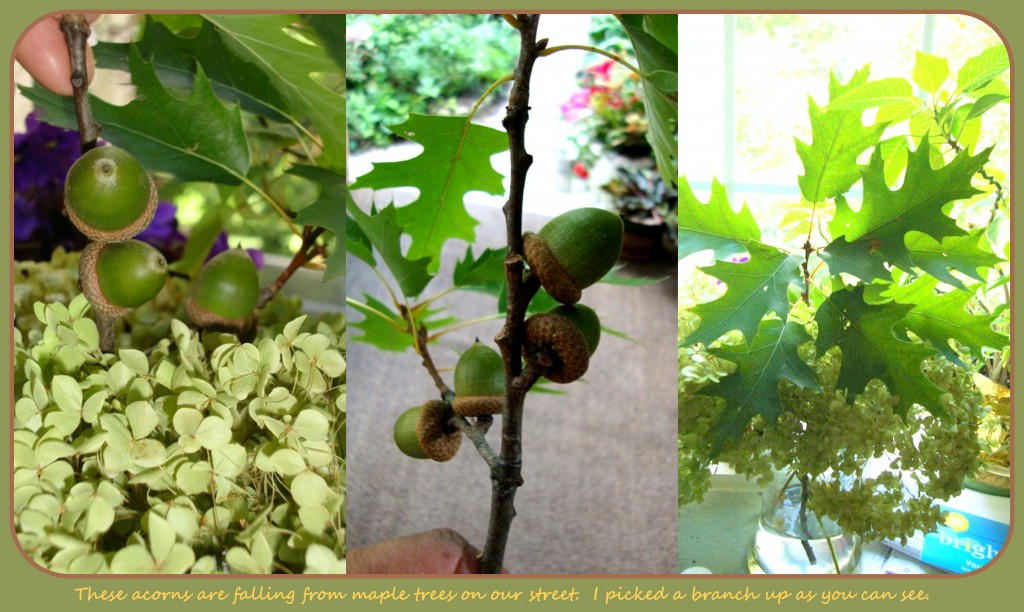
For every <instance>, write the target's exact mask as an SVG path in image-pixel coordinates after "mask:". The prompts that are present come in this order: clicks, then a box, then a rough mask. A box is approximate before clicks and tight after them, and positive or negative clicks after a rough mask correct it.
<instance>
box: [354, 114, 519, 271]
mask: <svg viewBox="0 0 1024 612" xmlns="http://www.w3.org/2000/svg"><path fill="white" fill-rule="evenodd" d="M390 129H391V131H392V132H394V133H395V134H397V135H399V136H402V137H403V138H407V139H409V140H412V141H414V142H417V143H419V144H421V145H423V152H422V153H420V154H419V155H417V156H416V157H414V158H412V159H407V160H403V161H398V162H380V163H376V164H374V166H373V169H372V170H371V171H370V172H368V173H366V174H364V175H363V176H361V177H359V178H358V179H356V181H355V183H354V184H353V185H352V187H351V188H352V189H360V188H363V187H369V188H371V189H386V188H389V187H415V188H416V189H418V190H419V197H418V198H416V200H415V201H413V202H412V203H410V204H407V205H405V206H403V207H402V208H400V209H398V223H399V225H400V226H401V227H402V230H403V231H404V232H405V233H407V234H409V235H410V236H411V237H412V245H411V246H410V247H409V253H408V257H409V258H410V259H412V260H419V259H422V258H425V257H429V258H430V265H429V266H428V270H429V271H430V272H437V270H438V268H439V267H440V265H441V262H440V255H441V247H442V246H443V245H444V243H445V242H446V241H447V240H449V239H451V238H459V239H462V240H465V241H466V242H468V243H470V244H472V243H473V242H475V238H474V236H475V231H474V228H475V227H476V225H477V221H476V219H474V218H473V217H472V216H471V215H470V214H469V213H468V212H466V206H465V204H464V203H463V198H464V197H465V195H466V194H467V193H468V192H470V191H482V192H484V193H489V194H492V195H501V194H502V193H504V192H505V188H504V186H503V185H502V182H501V180H502V176H501V174H500V173H499V172H498V171H497V170H495V169H494V168H493V167H492V166H491V156H492V155H494V154H496V153H501V152H502V151H506V150H508V136H506V134H505V133H504V132H501V131H499V130H495V129H493V128H489V127H484V126H482V125H476V124H474V123H470V121H469V118H468V117H436V116H427V115H410V116H409V118H408V119H407V120H406V121H405V123H402V124H400V125H395V126H391V127H390Z"/></svg>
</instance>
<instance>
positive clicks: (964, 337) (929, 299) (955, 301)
mask: <svg viewBox="0 0 1024 612" xmlns="http://www.w3.org/2000/svg"><path fill="white" fill-rule="evenodd" d="M916 297H918V298H919V299H917V301H916V302H915V303H914V304H913V309H911V310H910V312H908V313H907V317H906V328H907V329H909V330H910V331H912V332H914V334H915V335H916V336H917V337H919V338H921V339H922V340H924V341H926V342H928V343H929V344H931V345H932V346H933V347H935V348H936V349H938V351H939V352H940V353H942V355H943V356H944V357H946V359H949V360H950V361H952V362H954V363H959V364H960V365H966V364H964V363H963V361H962V360H961V359H960V356H959V355H958V354H957V352H956V351H954V350H953V349H952V348H951V347H950V345H949V340H950V339H953V340H956V341H957V342H959V343H960V344H962V345H963V346H964V347H966V349H967V350H969V351H970V352H971V353H972V354H974V355H976V356H979V357H980V356H981V349H982V347H988V348H992V349H997V350H1000V349H1002V348H1003V347H1004V346H1006V345H1007V344H1009V341H1010V339H1009V337H1008V336H1006V335H1005V334H1001V333H999V332H997V331H995V330H994V329H992V322H993V321H995V320H996V319H997V318H998V315H994V314H985V315H974V314H971V313H969V312H967V308H966V307H967V303H968V302H969V301H970V300H971V298H972V297H973V294H972V293H971V292H969V291H960V290H953V291H950V292H948V293H943V294H936V293H934V292H928V293H926V294H924V295H923V296H922V295H921V294H918V295H917V296H916Z"/></svg>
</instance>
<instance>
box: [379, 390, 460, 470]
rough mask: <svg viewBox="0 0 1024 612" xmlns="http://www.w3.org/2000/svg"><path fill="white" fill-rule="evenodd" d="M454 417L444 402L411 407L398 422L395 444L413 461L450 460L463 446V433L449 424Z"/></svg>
mask: <svg viewBox="0 0 1024 612" xmlns="http://www.w3.org/2000/svg"><path fill="white" fill-rule="evenodd" d="M453 415H454V413H453V412H452V409H451V406H449V405H448V404H447V403H446V402H442V401H440V400H431V401H429V402H427V403H426V404H423V405H422V406H415V407H413V408H410V409H408V410H406V411H405V412H403V413H402V414H401V416H399V417H398V420H397V421H395V430H394V434H395V444H396V445H397V446H398V449H399V450H401V451H402V452H403V453H405V454H406V455H408V456H410V457H412V458H413V459H433V460H434V461H448V460H449V459H451V458H452V457H454V456H455V455H456V453H458V452H459V446H461V444H462V432H461V431H459V430H458V429H456V428H453V427H451V426H450V425H449V421H450V420H451V418H452V416H453Z"/></svg>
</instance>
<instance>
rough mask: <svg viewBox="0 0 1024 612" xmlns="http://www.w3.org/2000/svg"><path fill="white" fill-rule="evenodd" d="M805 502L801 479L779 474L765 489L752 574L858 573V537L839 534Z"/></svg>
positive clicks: (834, 525) (749, 560)
mask: <svg viewBox="0 0 1024 612" xmlns="http://www.w3.org/2000/svg"><path fill="white" fill-rule="evenodd" d="M806 501H807V495H806V492H805V489H804V485H803V484H802V483H801V480H800V478H797V477H790V476H789V475H786V474H781V475H780V476H779V477H777V478H776V479H775V481H773V482H772V485H771V486H769V487H768V489H767V490H766V491H765V493H764V498H763V503H762V507H761V520H760V524H759V526H758V529H757V533H756V534H755V536H754V543H753V545H752V546H751V548H750V554H749V556H748V558H747V568H748V569H749V570H750V573H752V574H835V573H841V574H850V573H856V571H857V568H858V566H859V565H860V555H861V538H860V536H858V535H856V534H845V533H843V530H842V528H841V527H840V526H839V525H838V524H837V523H836V522H835V521H833V520H832V519H830V518H829V517H827V516H818V515H817V514H815V513H814V511H812V510H811V509H810V508H808V507H807V504H806ZM837 569H838V572H837Z"/></svg>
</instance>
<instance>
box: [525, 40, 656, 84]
mask: <svg viewBox="0 0 1024 612" xmlns="http://www.w3.org/2000/svg"><path fill="white" fill-rule="evenodd" d="M560 51H589V52H591V53H596V54H598V55H603V56H605V57H607V58H608V59H611V60H615V61H616V62H618V63H619V64H622V65H623V66H624V67H626V68H628V69H629V70H630V71H631V72H633V74H635V75H637V76H638V77H640V78H643V76H644V73H642V72H640V69H638V68H637V67H636V66H634V65H633V64H630V63H629V62H627V61H626V60H624V59H622V58H621V57H619V56H618V55H615V54H614V53H609V52H608V51H605V50H604V49H598V48H597V47H591V46H590V45H557V46H555V47H548V48H547V49H544V50H542V51H540V53H538V54H537V55H539V56H540V57H547V56H549V55H552V54H555V53H558V52H560Z"/></svg>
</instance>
